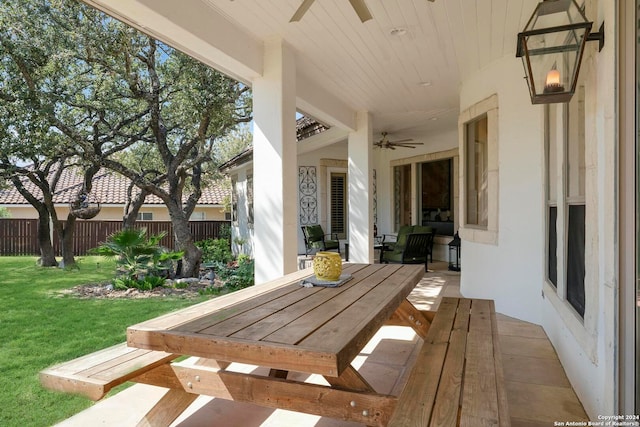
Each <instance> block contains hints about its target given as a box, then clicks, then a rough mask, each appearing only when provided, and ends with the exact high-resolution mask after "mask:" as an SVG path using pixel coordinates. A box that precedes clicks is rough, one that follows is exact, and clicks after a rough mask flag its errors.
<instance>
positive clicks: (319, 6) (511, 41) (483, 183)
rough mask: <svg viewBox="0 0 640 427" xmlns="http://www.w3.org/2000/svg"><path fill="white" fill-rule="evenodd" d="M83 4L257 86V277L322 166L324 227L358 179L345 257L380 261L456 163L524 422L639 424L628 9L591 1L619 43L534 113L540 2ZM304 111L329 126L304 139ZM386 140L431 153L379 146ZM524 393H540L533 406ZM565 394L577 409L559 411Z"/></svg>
mask: <svg viewBox="0 0 640 427" xmlns="http://www.w3.org/2000/svg"><path fill="white" fill-rule="evenodd" d="M84 1H85V2H86V3H88V4H90V5H92V6H94V7H96V8H98V9H101V10H103V11H105V12H106V13H108V14H110V15H112V16H114V17H116V18H118V19H121V20H123V21H125V22H127V23H129V24H130V25H132V26H134V27H136V28H138V29H139V30H141V31H144V32H146V33H148V34H150V35H152V36H153V37H156V38H158V39H160V40H162V41H164V42H166V43H168V44H170V45H172V46H174V47H176V48H178V49H180V50H183V51H184V52H186V53H188V54H190V55H192V56H193V57H195V58H197V59H198V60H200V61H202V62H203V63H205V64H208V65H210V66H211V67H213V68H216V69H218V70H220V71H222V72H225V73H227V74H229V75H230V76H232V77H234V78H236V79H238V80H240V81H242V82H244V83H246V84H247V85H250V86H251V87H252V90H253V105H254V127H253V131H254V138H253V144H254V146H253V165H252V169H251V180H250V181H251V182H252V194H253V200H252V206H253V215H252V218H253V220H254V222H253V224H252V227H251V238H252V242H253V247H252V249H253V255H254V257H255V260H256V283H264V282H267V281H268V280H271V279H274V278H277V277H280V276H282V275H284V274H287V273H290V272H293V271H295V270H296V269H297V255H298V254H299V253H300V246H301V240H302V236H301V233H300V227H299V226H300V223H301V219H300V218H301V216H300V209H301V208H300V206H301V205H300V188H299V186H298V187H297V184H299V179H300V170H301V169H300V168H307V169H305V170H311V169H309V168H313V171H314V173H315V171H318V174H317V176H319V177H320V180H319V181H317V193H316V199H315V201H316V202H317V205H318V210H317V212H316V214H317V222H319V223H321V224H323V225H325V226H326V225H328V224H331V222H330V219H331V215H332V213H333V211H332V210H331V208H332V207H333V205H332V201H331V198H330V197H329V196H328V194H329V193H328V191H329V190H328V189H329V188H330V186H331V184H332V183H333V182H332V181H330V177H331V174H332V173H334V172H335V173H336V174H344V175H345V176H346V177H347V180H346V181H345V183H344V185H345V187H343V188H344V189H345V190H346V194H347V196H346V197H347V199H346V200H347V203H346V204H345V209H346V211H345V212H344V217H345V218H347V223H346V229H345V230H344V233H345V240H347V241H348V243H349V250H350V261H353V262H357V263H365V264H371V263H373V262H374V227H375V228H377V230H378V232H379V233H393V232H397V231H398V227H399V226H401V225H416V224H418V222H419V221H428V220H431V219H432V218H431V216H430V215H431V214H432V213H431V212H433V213H434V214H435V212H437V211H436V209H439V205H433V206H431V205H429V204H425V203H421V200H422V199H421V197H422V196H421V194H423V190H424V188H423V187H422V185H423V184H422V183H423V181H422V180H421V179H420V178H421V173H422V170H423V169H422V165H423V164H424V163H428V162H431V161H435V160H441V159H451V164H452V166H451V168H452V170H453V172H452V183H451V184H452V185H451V187H452V189H453V191H452V195H451V200H450V205H449V206H450V207H451V216H452V222H453V228H454V230H456V231H459V233H460V237H461V239H462V272H461V275H460V276H459V288H458V289H459V292H460V294H461V295H463V296H464V297H468V298H485V299H492V300H495V304H496V309H497V312H499V313H502V314H503V315H504V316H505V317H502V318H501V321H500V325H501V326H500V334H501V335H503V336H504V341H505V344H503V345H502V350H503V352H504V354H505V360H509V362H507V363H506V365H507V366H505V371H506V375H507V376H508V375H509V374H508V371H511V372H512V374H513V375H514V376H512V377H511V379H509V378H507V382H508V383H509V384H510V385H509V391H510V393H509V394H510V396H509V398H510V401H509V404H510V406H511V416H512V419H513V420H514V421H518V420H521V423H520V425H539V424H536V422H540V420H546V421H549V420H550V419H549V417H552V420H558V421H567V420H570V421H574V420H580V419H584V418H585V413H584V412H583V411H582V409H581V407H580V404H579V403H577V401H576V400H575V397H576V396H577V398H578V399H579V401H580V402H581V403H582V406H584V410H585V411H586V414H587V415H586V416H588V417H589V418H590V419H592V420H597V419H598V416H599V415H611V414H632V413H637V405H638V403H637V399H638V398H637V385H636V383H637V379H636V378H637V377H636V372H637V360H638V359H637V356H636V353H635V351H634V350H633V348H634V343H635V340H636V336H637V335H636V325H635V323H634V320H635V314H634V312H635V310H637V308H636V305H635V289H634V281H633V280H632V277H635V276H634V274H635V270H634V269H633V266H634V265H635V262H636V261H635V259H633V254H635V244H636V241H635V240H634V241H629V239H628V237H624V235H625V231H624V230H625V229H624V227H623V226H621V224H622V225H624V224H631V225H630V226H631V227H632V228H633V226H632V224H634V221H633V220H632V218H633V212H631V213H629V211H628V210H627V213H626V215H627V217H625V218H622V219H621V217H620V216H619V212H618V208H619V207H620V206H621V200H622V201H623V202H625V203H627V204H628V205H631V206H633V204H634V202H635V195H629V194H627V193H629V192H632V191H633V190H632V188H634V186H633V183H634V181H633V179H634V178H633V173H629V172H628V171H627V172H626V175H623V172H624V171H625V170H626V169H624V168H622V169H621V168H620V163H619V159H620V158H622V157H621V156H620V150H622V149H624V148H625V147H627V149H629V148H628V147H633V146H634V143H633V142H632V141H635V139H634V138H635V137H636V133H635V129H633V130H631V131H629V130H628V129H627V127H631V128H632V127H633V126H634V125H633V124H632V123H633V111H634V107H635V105H634V104H633V102H632V101H629V100H626V98H625V97H624V96H623V94H624V93H625V91H627V89H628V91H627V92H629V93H632V92H633V93H635V92H634V91H635V89H632V88H634V87H636V83H637V82H636V81H635V80H634V79H633V78H629V77H628V76H627V77H625V76H626V74H625V75H623V73H621V72H620V70H621V69H623V68H624V67H627V68H626V70H627V73H629V75H632V74H633V72H631V71H630V69H629V67H631V64H633V60H632V59H633V58H635V57H634V54H633V53H632V52H634V49H635V44H636V40H637V37H636V35H635V34H632V33H633V30H629V28H631V29H633V28H634V27H635V22H634V21H633V19H634V18H633V17H634V16H635V13H634V11H635V10H636V9H637V7H636V5H635V3H634V2H631V1H623V2H607V1H598V0H587V1H585V2H584V9H585V14H586V16H587V17H588V19H589V20H590V21H593V22H594V31H595V28H598V27H599V26H600V24H601V23H602V22H606V26H605V30H604V31H605V33H606V40H607V42H606V43H605V45H604V48H603V49H602V50H601V51H599V50H598V47H597V46H594V44H590V45H588V46H587V48H586V50H585V53H584V57H583V60H582V70H581V78H580V81H579V90H577V91H576V96H575V97H574V98H573V101H571V102H570V103H567V104H553V105H551V106H546V107H544V106H539V105H532V104H531V100H530V98H529V93H528V88H527V83H526V82H525V80H524V79H523V77H524V74H525V73H524V71H523V68H522V64H521V61H520V59H518V58H516V57H515V52H516V40H517V34H518V32H519V31H521V30H522V29H523V28H524V27H525V25H526V24H527V21H528V20H529V17H530V16H531V13H532V11H533V10H534V9H535V6H536V4H537V1H535V0H510V1H507V0H481V1H476V2H468V1H464V0H451V1H441V0H436V1H435V2H432V1H422V0H394V1H386V0H384V1H382V0H368V1H366V2H365V3H366V5H367V7H368V10H369V11H370V13H371V15H372V17H373V19H370V20H366V22H361V20H360V19H359V17H358V15H357V14H356V13H354V9H353V8H352V6H351V3H353V2H347V1H342V0H327V1H317V2H315V3H313V4H312V5H311V7H310V8H309V9H308V10H307V12H306V14H305V15H304V16H303V17H302V19H301V20H299V21H298V22H289V21H290V19H291V17H292V16H293V15H294V13H295V11H296V10H297V8H298V7H299V6H300V5H301V1H299V0H287V1H282V0H265V1H260V2H247V1H240V0H236V1H227V0H189V1H187V2H174V1H171V0H135V1H128V0H84ZM549 1H552V0H549ZM553 1H559V2H560V3H563V4H564V3H567V2H566V1H564V0H553ZM307 4H308V3H307ZM581 4H582V3H581ZM625 102H626V104H625ZM297 112H299V113H301V114H304V115H305V116H308V117H311V118H313V119H315V120H317V121H318V122H320V123H322V124H323V125H325V126H326V127H327V128H328V129H327V130H326V131H324V132H322V133H318V134H316V135H313V136H310V137H308V138H306V139H304V140H303V141H301V142H297V141H296V113H297ZM569 117H571V118H572V119H571V120H569ZM623 117H626V120H627V122H625V121H624V120H623ZM629 117H631V118H629ZM625 126H626V127H625ZM624 129H627V130H626V131H627V132H628V133H626V134H624V133H623V130H624ZM383 132H387V133H388V135H389V137H392V139H393V140H412V141H415V142H420V143H421V144H420V145H416V146H415V148H407V147H398V148H396V149H387V148H384V147H383V145H384V144H379V145H378V146H376V145H375V143H376V142H379V140H380V135H382V133H383ZM623 134H624V135H627V137H628V138H630V139H629V141H628V142H627V144H626V145H625V144H624V143H623V138H622V137H620V135H623ZM374 147H376V148H375V149H374ZM627 154H629V155H628V156H626V158H629V157H632V158H633V157H634V151H633V148H631V152H630V153H627ZM636 154H637V153H636ZM627 167H629V165H627ZM631 169H633V167H631ZM246 182H249V179H246ZM624 183H626V184H627V186H629V189H628V190H627V193H624V192H623V191H622V190H621V188H622V189H624V188H627V187H626V186H625V185H623V184H624ZM401 189H403V191H404V193H402V192H401V191H400V190H401ZM399 194H405V195H406V198H404V199H401V198H399ZM625 194H626V195H625ZM405 202H406V203H405ZM623 205H624V206H626V205H625V204H624V203H623ZM443 206H444V205H443ZM632 211H633V209H632ZM427 217H428V218H427ZM433 219H435V215H434V217H433ZM625 221H627V222H625ZM326 229H327V232H331V231H332V230H331V227H330V226H327V227H326ZM634 236H635V234H634ZM621 253H625V254H626V253H628V254H629V255H628V257H630V258H624V257H621V255H620V254H621ZM576 265H578V267H577V269H576V267H575V266H576ZM629 275H630V276H629ZM257 286H259V285H257ZM445 291H446V288H445ZM630 295H632V297H630ZM506 316H508V317H506ZM383 339H384V338H383ZM529 340H533V341H529ZM510 341H511V343H512V345H508V344H507V343H509V342H510ZM523 341H524V342H523ZM525 343H529V344H532V348H531V352H529V350H525V349H527V346H526V345H525ZM521 344H522V345H521ZM514 350H515V351H518V350H525V352H526V353H527V355H524V356H523V355H522V354H513V353H509V351H514ZM538 350H539V351H540V352H541V353H537V351H538ZM532 354H533V356H532ZM545 354H546V355H548V356H551V355H552V354H553V357H549V360H553V362H552V361H548V362H547V358H546V357H545ZM511 356H513V357H514V358H513V359H512V358H511ZM520 356H523V357H525V358H528V357H532V358H534V359H536V360H535V361H536V362H540V363H539V364H534V363H531V364H528V363H524V365H525V366H529V367H531V369H532V370H531V371H529V374H527V373H526V371H525V370H520V369H519V366H521V365H519V364H521V363H523V360H525V359H522V360H520V361H518V358H519V357H520ZM556 356H557V360H559V361H560V363H561V364H562V366H563V367H564V369H562V368H561V367H559V366H558V365H555V363H556V362H555V361H556ZM385 357H386V356H385ZM509 363H511V368H510V367H509V366H508V365H509ZM549 364H553V367H551V366H550V365H549ZM536 366H537V367H536ZM545 366H546V367H545ZM516 371H517V372H516ZM551 372H554V374H552V375H550V376H549V378H547V377H546V376H545V374H549V373H551ZM556 373H557V374H556ZM565 373H566V377H565ZM517 375H523V376H522V377H520V378H519V380H518V379H517V378H518V377H517ZM527 375H529V377H528V378H527ZM395 381H396V380H393V381H392V382H394V383H395ZM521 384H529V385H531V387H532V388H537V389H539V390H540V391H541V393H542V394H541V396H543V395H544V396H546V397H544V398H543V397H541V399H542V400H540V401H537V400H532V398H531V397H530V396H531V395H530V394H529V391H522V390H523V389H522V388H521ZM546 387H559V388H560V389H561V390H562V391H559V392H558V393H557V394H556V391H557V390H555V389H552V388H546ZM572 390H575V394H574V392H573V391H572ZM547 392H548V394H546V393H547ZM523 395H527V396H528V397H527V398H526V399H524V398H521V397H518V396H523ZM560 396H565V397H566V398H567V399H569V398H570V399H573V400H571V402H572V403H568V404H567V405H565V406H562V405H561V406H562V407H563V408H565V409H562V408H558V411H559V412H558V413H555V412H554V411H553V409H552V408H554V407H556V406H554V405H556V404H557V403H558V402H562V401H564V400H563V399H564V398H565V397H560ZM546 398H549V399H550V400H549V401H548V403H547V401H546V400H544V399H546ZM511 400H513V402H512V401H511ZM107 402H108V401H107ZM567 402H569V401H567ZM534 403H535V405H534ZM105 404H106V402H105ZM538 404H539V405H540V406H537V405H538ZM520 405H522V406H520ZM213 406H214V407H216V406H217V404H216V403H214V404H213ZM524 406H527V407H528V409H527V411H526V412H525V409H524ZM534 406H535V407H539V408H542V409H541V410H540V412H539V413H538V412H534V411H533V409H532V408H533V407H534ZM99 407H100V406H99V405H98V406H96V408H99ZM566 408H574V409H575V411H574V410H573V409H571V410H569V411H566ZM96 410H97V409H96ZM203 410H204V409H203ZM218 410H220V411H222V409H220V408H218V409H215V410H214V411H218ZM563 411H564V412H563ZM231 412H233V411H231ZM236 412H238V411H236ZM242 412H243V413H244V411H242ZM216 413H219V412H216ZM527 413H529V414H532V413H533V414H534V415H533V416H535V417H536V419H535V420H534V419H531V418H527V416H526V414H527ZM194 416H195V415H194ZM260 417H264V419H263V420H262V421H260V422H267V421H265V420H266V419H267V418H270V417H271V415H268V416H267V417H265V416H264V415H258V418H260ZM194 419H195V418H194ZM546 421H545V422H546ZM269 422H270V421H269ZM313 422H315V421H313ZM519 422H520V421H519ZM293 424H295V423H293ZM547 424H548V422H547ZM185 425H186V424H185ZM258 425H259V424H258ZM265 425H266V424H265ZM296 425H297V424H296ZM515 425H517V424H515ZM542 425H544V424H542Z"/></svg>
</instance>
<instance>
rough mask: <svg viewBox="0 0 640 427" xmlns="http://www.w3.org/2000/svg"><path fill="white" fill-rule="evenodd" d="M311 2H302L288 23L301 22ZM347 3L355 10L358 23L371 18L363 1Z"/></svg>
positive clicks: (352, 0)
mask: <svg viewBox="0 0 640 427" xmlns="http://www.w3.org/2000/svg"><path fill="white" fill-rule="evenodd" d="M313 2H314V0H304V1H303V2H302V4H301V5H300V7H299V8H298V10H296V13H294V14H293V16H292V17H291V20H290V21H289V22H298V21H299V20H301V19H302V17H303V16H304V14H305V13H307V10H309V8H310V7H311V5H312V4H313ZM349 3H351V7H353V10H355V11H356V13H357V14H358V18H360V21H362V22H366V21H368V20H369V19H371V18H373V16H372V15H371V12H369V8H367V5H366V4H365V2H364V0H349Z"/></svg>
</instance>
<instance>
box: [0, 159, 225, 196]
mask: <svg viewBox="0 0 640 427" xmlns="http://www.w3.org/2000/svg"><path fill="white" fill-rule="evenodd" d="M82 182H83V179H82V175H81V172H80V170H79V169H78V168H68V169H65V170H64V171H63V172H62V174H61V176H60V181H59V182H58V186H57V191H56V193H55V194H54V197H53V201H54V203H56V204H68V203H70V202H71V201H72V200H74V199H75V197H76V195H77V194H78V192H79V191H80V190H81V189H82ZM130 182H131V181H129V179H127V178H125V177H123V176H122V175H119V174H117V173H115V172H111V171H109V170H106V169H100V171H98V173H97V174H96V175H95V176H94V178H93V184H92V189H91V194H92V196H93V197H95V198H96V199H97V200H98V201H99V202H100V203H102V204H105V205H111V204H113V205H124V204H126V203H127V189H128V188H129V184H130ZM9 184H10V182H9ZM23 185H24V186H25V188H27V189H28V190H29V191H30V192H31V193H32V194H34V195H36V197H38V198H42V193H41V191H40V190H39V189H38V187H36V186H35V185H34V184H33V183H31V182H30V181H29V180H27V179H26V178H25V179H24V180H23ZM136 190H137V189H135V188H134V194H135V192H136ZM229 194H230V188H229V186H228V185H225V183H224V182H220V183H217V184H214V185H211V186H210V187H209V188H205V189H203V190H202V196H201V197H200V200H199V202H198V204H200V205H222V204H223V201H224V198H225V197H226V196H228V195H229ZM24 204H28V202H27V201H26V200H25V198H24V197H22V195H21V194H20V193H19V192H18V190H16V189H15V188H13V187H12V186H10V188H8V189H5V190H0V205H24ZM145 204H147V205H161V204H163V202H162V200H160V199H159V198H158V197H156V196H154V195H149V196H147V198H146V200H145Z"/></svg>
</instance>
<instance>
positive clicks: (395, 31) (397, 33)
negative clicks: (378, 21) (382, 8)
mask: <svg viewBox="0 0 640 427" xmlns="http://www.w3.org/2000/svg"><path fill="white" fill-rule="evenodd" d="M408 32H409V31H408V30H407V29H406V28H403V27H395V28H392V29H391V30H389V34H390V35H392V36H394V37H401V36H404V35H406V34H407V33H408Z"/></svg>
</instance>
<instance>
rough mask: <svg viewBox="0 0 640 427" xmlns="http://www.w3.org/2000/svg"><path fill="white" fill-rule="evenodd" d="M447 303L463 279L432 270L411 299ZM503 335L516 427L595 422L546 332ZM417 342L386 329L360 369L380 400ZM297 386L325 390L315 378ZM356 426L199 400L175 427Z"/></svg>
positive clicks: (126, 395) (129, 406)
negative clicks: (310, 384)
mask: <svg viewBox="0 0 640 427" xmlns="http://www.w3.org/2000/svg"><path fill="white" fill-rule="evenodd" d="M443 296H460V276H459V273H453V272H449V271H447V264H446V263H444V262H437V261H436V262H435V263H433V264H429V272H428V273H426V274H425V276H424V278H423V279H422V280H421V282H420V283H419V285H418V286H416V288H415V290H414V291H413V293H412V294H411V295H410V297H409V299H410V300H411V301H412V303H413V304H414V305H416V306H417V307H418V308H420V309H421V310H436V309H437V307H438V304H439V302H440V299H441V298H442V297H443ZM498 329H499V332H500V344H501V349H502V359H503V365H504V375H505V382H506V387H507V393H508V400H509V411H510V413H511V421H512V426H514V427H538V426H550V425H553V423H554V421H586V420H588V418H587V416H586V414H585V412H584V409H583V408H582V405H581V404H580V402H579V400H578V399H577V397H576V395H575V393H574V391H573V389H572V388H571V384H570V383H569V381H568V380H567V377H566V375H565V372H564V369H563V368H562V366H561V364H560V362H559V360H558V358H557V356H556V353H555V350H554V349H553V347H552V345H551V343H550V342H549V340H548V338H547V336H546V335H545V333H544V331H543V330H542V328H541V327H540V326H537V325H534V324H531V323H527V322H522V321H519V320H517V319H513V318H509V317H507V316H504V315H500V314H499V315H498ZM418 350H419V345H418V338H417V337H416V335H415V334H414V333H413V331H412V330H411V329H410V328H408V327H402V326H384V327H383V328H382V329H381V330H380V331H379V332H378V333H377V334H376V335H375V336H374V337H373V339H372V340H371V341H370V342H369V343H368V344H367V346H366V347H365V348H364V349H363V351H362V352H361V353H360V355H359V356H357V357H356V359H355V360H354V362H353V365H354V366H355V367H356V368H357V369H358V370H359V371H360V373H361V374H362V375H363V376H364V377H365V379H367V380H368V381H369V382H370V383H371V385H372V386H373V387H374V388H375V389H376V390H377V391H379V392H381V393H389V394H394V395H397V394H399V393H400V391H401V389H402V386H403V385H404V381H405V380H406V378H405V375H406V373H407V367H410V366H412V364H413V363H412V362H413V361H412V359H414V358H415V357H416V354H417V352H418ZM229 369H233V370H239V371H243V372H247V371H249V372H251V371H255V372H262V370H263V368H256V367H255V366H248V365H241V364H232V365H231V366H230V367H229ZM290 378H296V379H298V380H301V381H302V380H304V381H309V382H314V383H319V384H326V382H324V379H323V378H322V377H320V376H316V375H311V376H309V375H306V374H295V373H291V374H290ZM165 392H166V389H162V388H159V387H153V386H147V385H143V384H136V385H134V386H132V387H129V388H128V389H126V390H124V391H122V392H120V393H118V394H117V395H115V396H112V397H109V398H107V399H104V400H102V401H100V402H98V403H96V404H95V405H93V406H92V407H91V408H89V409H87V410H85V411H83V412H81V413H79V414H77V415H75V416H73V417H71V418H69V419H67V420H65V421H63V422H61V423H60V424H58V426H64V427H71V426H74V427H86V426H119V427H122V426H135V425H136V424H137V423H138V421H140V419H141V418H142V416H143V415H144V414H145V413H146V412H148V411H149V410H150V409H151V407H152V406H153V405H154V404H155V403H156V402H157V401H158V400H159V399H160V398H161V397H162V395H163V394H164V393H165ZM359 425H360V424H355V423H351V422H344V421H339V420H333V419H329V418H322V417H317V416H313V415H308V414H302V413H297V412H291V411H285V410H274V409H270V408H263V407H260V406H256V405H252V404H247V403H239V402H231V401H226V400H221V399H213V398H209V397H204V396H200V397H199V398H198V399H197V400H196V401H195V402H194V403H193V404H192V405H191V406H190V407H189V408H188V409H187V411H185V413H183V414H182V415H181V416H180V417H179V418H178V419H177V420H176V421H175V422H174V423H173V424H172V426H180V427H200V426H224V427H304V426H317V427H338V426H340V427H347V426H359Z"/></svg>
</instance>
